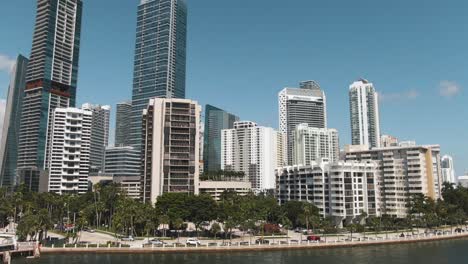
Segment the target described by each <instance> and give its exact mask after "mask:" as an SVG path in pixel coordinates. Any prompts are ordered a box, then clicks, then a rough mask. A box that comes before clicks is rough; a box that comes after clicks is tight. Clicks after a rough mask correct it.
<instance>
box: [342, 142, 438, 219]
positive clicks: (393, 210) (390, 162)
mask: <svg viewBox="0 0 468 264" xmlns="http://www.w3.org/2000/svg"><path fill="white" fill-rule="evenodd" d="M346 161H356V162H376V163H377V164H378V170H380V175H381V180H380V187H381V196H382V201H383V203H382V211H383V213H384V214H388V215H394V216H396V217H400V218H404V217H405V216H406V214H407V211H408V210H407V207H406V206H407V202H408V198H409V197H410V196H411V195H412V194H423V195H425V196H427V197H430V198H432V199H434V200H437V199H439V198H440V197H441V192H442V175H441V174H442V173H441V164H440V147H439V146H438V145H433V146H415V147H392V148H381V149H372V150H363V151H350V152H347V153H346Z"/></svg>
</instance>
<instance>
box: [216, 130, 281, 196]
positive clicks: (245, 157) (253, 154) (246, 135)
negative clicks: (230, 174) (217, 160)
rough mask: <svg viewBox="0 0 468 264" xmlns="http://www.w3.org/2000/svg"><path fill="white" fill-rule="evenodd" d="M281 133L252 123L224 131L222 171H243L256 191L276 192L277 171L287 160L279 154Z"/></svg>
mask: <svg viewBox="0 0 468 264" xmlns="http://www.w3.org/2000/svg"><path fill="white" fill-rule="evenodd" d="M278 133H279V132H277V131H275V130H274V129H273V128H270V127H262V126H258V125H257V124H256V123H254V122H250V121H241V122H235V123H234V128H233V129H224V130H222V132H221V169H222V170H227V171H237V172H244V173H245V175H246V176H247V178H248V179H249V181H250V183H251V184H252V189H253V190H254V191H256V192H264V191H268V190H273V189H275V186H276V184H275V176H274V175H275V168H276V167H278V163H280V162H282V161H283V160H284V157H281V156H279V155H278V153H279V152H280V151H281V150H278V149H279V147H281V144H278V141H279V140H280V139H282V137H279V136H278Z"/></svg>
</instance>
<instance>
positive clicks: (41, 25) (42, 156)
mask: <svg viewBox="0 0 468 264" xmlns="http://www.w3.org/2000/svg"><path fill="white" fill-rule="evenodd" d="M81 15H82V1H81V0H38V1H37V14H36V23H35V29H34V37H33V45H32V50H31V56H30V59H29V63H28V68H27V74H26V87H25V94H24V98H23V107H22V111H21V125H20V136H19V144H18V165H17V166H18V171H17V173H18V175H19V177H20V179H22V180H24V181H28V182H40V181H41V179H42V177H41V175H42V176H43V175H45V173H44V168H45V163H46V153H47V151H48V150H47V149H48V147H47V146H48V144H50V138H51V131H52V127H51V126H52V116H53V113H54V109H55V108H63V107H74V106H75V97H76V89H77V80H78V58H79V52H80V34H81ZM37 187H38V186H31V189H32V190H34V191H37V190H38V188H37Z"/></svg>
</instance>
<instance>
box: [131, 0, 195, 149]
mask: <svg viewBox="0 0 468 264" xmlns="http://www.w3.org/2000/svg"><path fill="white" fill-rule="evenodd" d="M137 16H138V17H137V20H138V21H137V33H136V46H135V62H134V73H133V91H132V116H131V126H130V143H131V145H132V146H134V147H136V148H137V149H140V147H141V125H142V123H141V116H142V113H143V110H144V109H146V107H147V106H148V102H149V99H151V98H153V97H160V98H184V97H185V63H186V38H187V6H186V3H185V1H184V0H141V2H140V5H139V6H138V15H137Z"/></svg>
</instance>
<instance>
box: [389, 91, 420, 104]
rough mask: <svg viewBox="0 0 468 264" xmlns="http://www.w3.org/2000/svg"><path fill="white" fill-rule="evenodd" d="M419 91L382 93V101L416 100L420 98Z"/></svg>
mask: <svg viewBox="0 0 468 264" xmlns="http://www.w3.org/2000/svg"><path fill="white" fill-rule="evenodd" d="M419 95H420V94H419V92H418V91H417V90H414V89H411V90H408V91H403V92H398V93H380V100H381V101H383V102H394V101H406V100H414V99H416V98H418V97H419Z"/></svg>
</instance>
